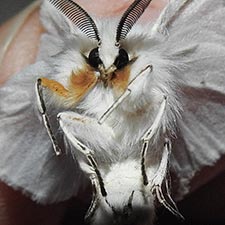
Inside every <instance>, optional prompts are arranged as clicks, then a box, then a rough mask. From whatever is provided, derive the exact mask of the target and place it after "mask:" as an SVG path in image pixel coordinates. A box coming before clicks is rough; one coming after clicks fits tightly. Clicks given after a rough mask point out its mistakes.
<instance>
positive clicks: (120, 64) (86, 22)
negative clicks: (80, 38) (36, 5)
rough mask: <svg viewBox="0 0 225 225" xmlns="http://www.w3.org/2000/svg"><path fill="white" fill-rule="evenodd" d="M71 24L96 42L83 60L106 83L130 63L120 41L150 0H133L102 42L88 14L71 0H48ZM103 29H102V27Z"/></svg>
mask: <svg viewBox="0 0 225 225" xmlns="http://www.w3.org/2000/svg"><path fill="white" fill-rule="evenodd" d="M48 1H49V2H50V3H52V4H53V5H54V6H55V7H56V8H57V9H58V10H59V11H60V12H61V13H63V14H64V15H65V16H66V17H67V18H68V19H69V20H70V21H71V22H72V23H73V24H75V25H76V26H77V27H78V28H79V29H80V30H81V31H82V32H83V33H84V34H85V35H86V36H87V37H88V38H90V39H92V40H94V41H95V42H96V46H95V47H93V49H90V51H89V54H88V55H87V56H85V59H86V62H87V63H88V64H89V65H90V66H91V67H92V68H93V69H95V70H96V71H97V72H98V74H99V78H100V80H102V81H103V82H104V84H106V85H107V83H108V80H111V79H113V77H114V75H115V72H116V71H118V70H122V69H123V68H125V67H126V66H127V65H129V64H130V63H132V62H133V61H134V59H132V58H130V56H129V53H128V51H127V50H126V49H125V48H124V47H123V46H122V41H123V40H124V39H125V38H126V37H127V34H128V33H129V32H130V30H131V29H132V27H133V25H134V24H135V23H136V21H137V20H138V19H139V17H140V16H141V15H142V14H143V12H144V10H145V9H146V8H147V6H148V5H149V3H150V2H151V0H135V1H134V2H133V3H132V4H131V5H130V6H129V7H128V9H127V10H126V11H125V12H124V14H123V15H122V17H121V19H120V21H119V23H118V26H117V29H116V32H115V35H114V38H115V39H114V40H113V41H112V42H113V43H107V42H106V43H105V40H103V39H101V36H102V35H101V36H100V34H99V31H98V29H97V26H96V24H95V22H94V20H93V19H92V18H91V16H90V15H89V14H88V13H87V12H86V11H85V10H84V9H83V8H82V7H81V6H79V5H78V4H77V3H75V2H73V1H72V0H48ZM103 32H104V31H103Z"/></svg>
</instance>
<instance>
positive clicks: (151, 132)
mask: <svg viewBox="0 0 225 225" xmlns="http://www.w3.org/2000/svg"><path fill="white" fill-rule="evenodd" d="M166 104H167V96H165V95H164V96H163V100H162V103H161V104H160V107H159V111H158V113H157V115H156V118H155V120H154V122H153V124H152V125H151V127H150V128H149V129H148V130H147V132H146V133H145V134H144V136H143V138H142V140H143V141H150V139H151V138H152V137H153V135H154V134H155V133H156V132H157V130H158V129H159V127H160V125H161V121H162V117H163V114H164V112H165V109H166Z"/></svg>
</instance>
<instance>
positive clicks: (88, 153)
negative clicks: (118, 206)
mask: <svg viewBox="0 0 225 225" xmlns="http://www.w3.org/2000/svg"><path fill="white" fill-rule="evenodd" d="M58 121H59V125H60V127H61V129H62V130H63V132H64V134H65V135H66V137H67V139H68V140H69V141H70V142H71V144H72V145H73V147H74V148H75V149H76V150H78V151H80V152H81V153H82V154H83V155H84V156H85V157H86V160H87V162H88V163H89V165H90V166H91V167H92V169H93V171H94V172H95V176H94V177H92V178H91V179H94V182H95V184H98V185H97V186H98V187H99V188H100V192H101V194H102V196H103V197H106V195H107V193H106V190H105V187H104V182H103V178H102V176H101V173H100V171H99V169H98V165H97V162H96V160H95V158H94V152H93V150H92V149H90V148H89V147H87V146H86V145H84V144H83V143H82V142H81V141H79V140H78V139H77V138H76V132H78V131H77V130H76V127H77V126H79V124H80V125H82V126H80V128H81V129H80V131H81V133H84V132H85V130H82V128H84V127H85V128H86V130H88V128H91V129H93V124H92V123H91V121H92V119H91V118H88V117H85V116H81V115H79V114H77V113H74V112H63V113H59V114H58ZM95 124H97V122H96V123H95ZM76 125H77V126H76ZM98 126H100V125H98ZM92 133H94V130H93V131H92ZM94 134H95V133H94ZM86 138H88V137H86Z"/></svg>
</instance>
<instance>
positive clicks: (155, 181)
mask: <svg viewBox="0 0 225 225" xmlns="http://www.w3.org/2000/svg"><path fill="white" fill-rule="evenodd" d="M170 148H171V146H170V141H169V139H166V140H165V143H164V146H163V153H162V158H161V161H160V164H159V167H158V169H157V171H156V174H155V176H154V177H153V178H152V180H151V186H152V188H151V189H152V191H154V189H155V188H157V187H159V188H160V189H161V186H162V183H163V181H164V179H165V177H166V174H167V165H168V161H169V153H170Z"/></svg>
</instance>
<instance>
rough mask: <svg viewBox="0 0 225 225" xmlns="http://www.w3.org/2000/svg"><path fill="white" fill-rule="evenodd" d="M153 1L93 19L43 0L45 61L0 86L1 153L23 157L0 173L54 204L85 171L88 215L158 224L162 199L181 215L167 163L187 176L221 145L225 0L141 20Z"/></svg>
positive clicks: (65, 3)
mask: <svg viewBox="0 0 225 225" xmlns="http://www.w3.org/2000/svg"><path fill="white" fill-rule="evenodd" d="M150 2H151V0H148V1H147V0H135V1H134V2H133V3H132V4H131V5H130V7H129V8H128V9H127V10H126V11H125V12H124V14H123V15H122V16H121V19H115V20H107V19H106V20H95V19H92V18H91V16H90V15H89V14H88V13H87V12H86V11H85V10H84V9H83V8H82V7H81V6H79V5H78V4H77V3H75V2H73V1H71V0H48V1H47V0H46V1H44V4H43V6H42V13H41V16H42V20H43V24H44V25H45V27H46V29H47V31H48V32H49V33H48V34H46V35H44V36H43V44H42V48H41V51H40V55H39V61H37V63H36V64H34V65H32V66H31V67H29V68H28V69H27V70H25V71H24V72H23V73H22V74H20V75H17V76H15V77H14V78H12V79H11V80H10V81H9V82H8V83H7V84H6V85H5V86H4V87H2V88H1V89H0V96H1V99H4V100H3V101H2V100H1V103H0V112H1V114H0V115H1V117H0V121H1V122H2V123H1V125H0V128H1V129H2V130H3V129H4V130H5V132H4V133H3V132H1V133H0V140H1V143H2V146H3V147H2V148H9V151H8V152H7V153H4V154H3V153H2V154H3V158H2V162H4V161H6V162H8V159H9V158H10V156H11V155H13V156H14V160H13V161H12V163H11V164H10V165H16V164H18V162H20V161H22V159H23V157H26V160H24V163H21V164H20V169H18V170H17V169H15V168H12V167H10V166H9V165H8V164H7V165H6V164H4V163H2V162H1V164H0V165H1V168H4V170H2V171H1V172H0V177H1V179H2V180H4V181H6V182H7V183H11V184H13V185H14V186H16V187H20V188H23V190H24V191H25V192H28V193H29V194H31V195H32V197H33V199H35V200H38V201H41V202H48V203H49V202H55V201H59V200H65V199H68V198H70V197H71V196H72V195H73V194H76V193H77V190H78V189H79V188H81V186H82V185H87V184H88V182H89V181H90V182H91V184H92V196H93V199H92V202H91V205H90V208H89V210H88V212H87V214H86V220H87V221H89V222H90V223H91V224H99V225H100V224H104V225H107V224H122V225H123V224H124V225H125V224H130V225H131V224H135V225H138V224H140V225H145V224H146V225H151V224H153V223H154V219H155V208H156V204H157V203H159V205H163V206H164V207H166V208H167V209H168V210H169V211H171V212H172V213H173V214H175V215H177V216H179V217H182V215H181V214H180V213H179V211H178V209H177V207H176V204H175V202H174V201H173V199H172V198H171V195H170V185H169V178H168V174H169V168H168V164H169V162H171V164H172V165H173V166H174V167H175V168H176V169H177V171H176V172H177V173H178V175H177V176H178V177H180V180H181V181H184V183H185V184H184V185H186V184H187V180H189V179H190V178H191V177H192V176H193V174H194V172H196V171H197V170H199V169H200V168H201V166H203V165H209V164H212V163H213V162H215V160H217V159H218V158H219V156H220V155H221V154H224V151H225V150H224V149H225V148H224V146H225V143H224V141H222V140H223V135H222V133H224V131H225V125H220V128H219V129H217V127H218V126H219V125H216V124H218V123H216V122H215V121H219V119H221V118H223V116H224V114H225V110H224V108H223V107H224V105H223V104H221V102H225V101H224V99H225V92H224V86H225V79H224V74H225V66H224V59H225V47H224V45H225V36H224V34H225V32H224V31H225V27H224V25H221V22H220V21H224V15H225V9H224V7H225V3H224V1H223V0H215V1H212V0H173V1H171V2H170V3H169V4H168V6H167V7H166V8H165V10H164V11H163V12H162V14H161V15H160V17H159V18H158V20H157V21H156V23H155V24H154V25H153V24H147V25H145V26H143V25H139V24H138V22H137V21H138V19H139V17H140V16H141V15H142V14H143V12H144V11H145V9H146V8H147V7H148V5H149V4H150ZM136 22H137V23H136ZM218 26H219V27H221V29H218ZM43 46H44V47H43ZM41 60H42V61H41ZM31 74H33V75H31ZM35 81H36V89H35V90H34V89H33V87H34V84H35ZM191 88H192V89H191ZM15 90H18V91H17V92H15ZM189 92H192V93H191V95H193V96H194V94H197V96H198V97H199V99H198V101H199V102H201V96H204V94H210V96H209V97H208V99H209V102H208V103H207V104H201V103H198V102H197V103H196V99H195V97H194V98H192V97H189V94H190V93H189ZM17 93H20V95H19V97H18V95H17ZM35 95H36V99H37V103H36V102H35ZM191 95H190V96H191ZM218 99H220V100H218ZM218 102H219V103H218ZM8 103H13V104H11V106H8ZM194 103H196V105H195V104H194ZM193 104H194V105H193ZM215 106H216V107H217V109H220V113H217V114H218V116H217V114H216V115H215V117H214V118H215V119H211V117H210V116H209V112H210V111H212V110H213V109H214V108H215ZM182 109H183V110H182ZM198 109H199V110H200V112H199V111H198ZM202 112H204V113H202ZM201 113H202V114H201ZM40 114H41V118H39V116H40ZM205 118H206V119H205ZM39 119H40V120H39ZM193 121H194V122H193ZM199 121H200V122H199ZM202 121H203V122H202ZM15 124H17V126H16V128H15V129H13V128H12V127H13V126H15ZM202 124H204V126H203V125H202ZM207 128H208V130H207ZM221 130H222V131H223V132H221ZM7 132H8V133H7ZM192 132H193V133H192ZM207 132H208V133H207ZM177 133H178V134H179V137H180V136H182V138H179V137H178V139H176V134H177ZM14 137H17V139H16V141H15V142H14V143H12V144H11V145H9V144H8V143H9V142H10V141H9V140H12V139H15V138H14ZM181 139H182V142H181V141H180V140H181ZM177 140H178V141H177ZM184 145H185V146H184ZM18 149H19V150H20V151H19V152H18V151H17V150H18ZM209 149H213V152H212V153H209V154H208V153H207V154H205V151H206V150H209ZM53 150H54V151H55V153H56V155H58V157H57V156H55V155H54V154H53V153H54V151H53ZM171 155H172V156H173V157H172V158H171ZM206 155H207V156H206ZM31 168H32V169H31ZM33 168H35V169H33ZM21 174H22V175H21ZM21 177H22V178H23V179H22V178H21ZM182 179H183V180H182ZM181 187H182V185H181ZM183 188H184V189H185V187H183ZM53 190H54V191H53ZM185 191H187V190H186V189H185V190H183V192H185ZM181 192H182V191H181Z"/></svg>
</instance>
